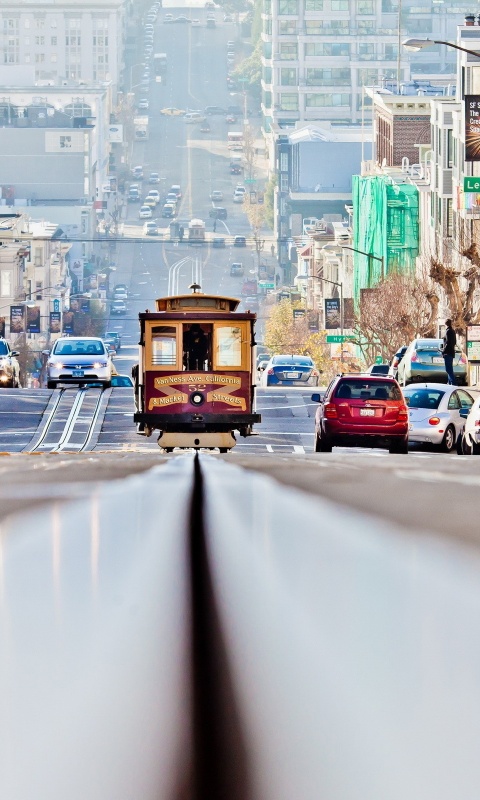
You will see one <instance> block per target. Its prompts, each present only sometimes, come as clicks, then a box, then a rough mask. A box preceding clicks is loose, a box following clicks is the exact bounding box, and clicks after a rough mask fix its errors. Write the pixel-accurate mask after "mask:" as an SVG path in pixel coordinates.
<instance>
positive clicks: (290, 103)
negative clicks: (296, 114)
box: [279, 94, 298, 111]
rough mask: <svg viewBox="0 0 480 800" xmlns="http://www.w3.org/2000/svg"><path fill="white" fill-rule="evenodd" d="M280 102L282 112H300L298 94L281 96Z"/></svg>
mask: <svg viewBox="0 0 480 800" xmlns="http://www.w3.org/2000/svg"><path fill="white" fill-rule="evenodd" d="M279 100H280V110H281V111H298V94H281V95H280V97H279Z"/></svg>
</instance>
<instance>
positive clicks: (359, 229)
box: [352, 175, 419, 303]
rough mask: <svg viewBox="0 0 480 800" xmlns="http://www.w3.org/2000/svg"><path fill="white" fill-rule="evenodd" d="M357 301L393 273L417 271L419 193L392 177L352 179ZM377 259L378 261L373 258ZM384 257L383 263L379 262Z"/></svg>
mask: <svg viewBox="0 0 480 800" xmlns="http://www.w3.org/2000/svg"><path fill="white" fill-rule="evenodd" d="M352 189H353V192H352V197H353V247H354V248H356V249H357V250H363V252H364V253H370V254H371V256H368V255H367V256H365V255H360V253H357V252H354V289H353V291H354V298H355V302H357V303H358V301H359V299H360V290H361V289H370V288H373V287H375V285H376V284H377V283H379V282H380V281H381V280H382V278H384V277H386V276H387V275H389V274H391V273H392V272H399V273H401V274H405V273H406V272H410V273H412V274H413V273H414V272H415V259H416V257H417V255H418V245H419V227H418V190H417V187H416V186H414V185H413V184H409V183H400V182H395V179H394V178H392V177H391V176H389V175H368V176H365V177H362V176H361V175H354V176H353V186H352ZM373 256H376V258H373ZM381 258H383V263H382V261H381V260H380V259H381Z"/></svg>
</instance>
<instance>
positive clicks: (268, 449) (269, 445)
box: [265, 444, 273, 453]
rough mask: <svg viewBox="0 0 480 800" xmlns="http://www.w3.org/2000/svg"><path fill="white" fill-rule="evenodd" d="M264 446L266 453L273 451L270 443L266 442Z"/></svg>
mask: <svg viewBox="0 0 480 800" xmlns="http://www.w3.org/2000/svg"><path fill="white" fill-rule="evenodd" d="M265 447H266V448H267V452H268V453H273V447H272V445H271V444H267V445H265Z"/></svg>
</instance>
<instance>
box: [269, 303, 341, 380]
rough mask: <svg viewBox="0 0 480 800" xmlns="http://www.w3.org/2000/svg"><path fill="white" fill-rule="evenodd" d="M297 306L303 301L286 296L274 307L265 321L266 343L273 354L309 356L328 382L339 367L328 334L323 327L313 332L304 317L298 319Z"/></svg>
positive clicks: (299, 306)
mask: <svg viewBox="0 0 480 800" xmlns="http://www.w3.org/2000/svg"><path fill="white" fill-rule="evenodd" d="M295 308H301V304H300V303H292V301H291V300H286V299H285V300H282V301H281V302H280V303H277V305H275V306H273V307H272V310H271V312H270V316H269V318H268V320H267V322H266V325H265V339H264V342H265V346H266V347H268V349H269V350H270V352H271V353H273V354H275V353H278V354H280V353H283V354H285V353H290V354H291V355H303V356H310V357H311V358H312V359H313V361H314V362H315V366H316V367H317V369H318V370H319V371H320V372H322V373H323V378H322V382H325V380H326V379H327V378H329V377H330V376H331V375H333V374H335V371H336V365H335V364H334V363H333V362H332V359H331V358H330V349H329V347H328V345H327V344H326V338H325V337H326V334H325V332H324V331H320V332H318V333H312V332H311V331H310V330H309V329H308V323H307V320H306V318H305V317H303V318H302V319H298V320H295V319H294V316H293V311H294V309H295Z"/></svg>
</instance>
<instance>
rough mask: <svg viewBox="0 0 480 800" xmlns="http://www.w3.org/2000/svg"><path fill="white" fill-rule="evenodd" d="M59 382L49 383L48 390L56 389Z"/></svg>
mask: <svg viewBox="0 0 480 800" xmlns="http://www.w3.org/2000/svg"><path fill="white" fill-rule="evenodd" d="M56 388H57V382H56V381H47V389H56Z"/></svg>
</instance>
